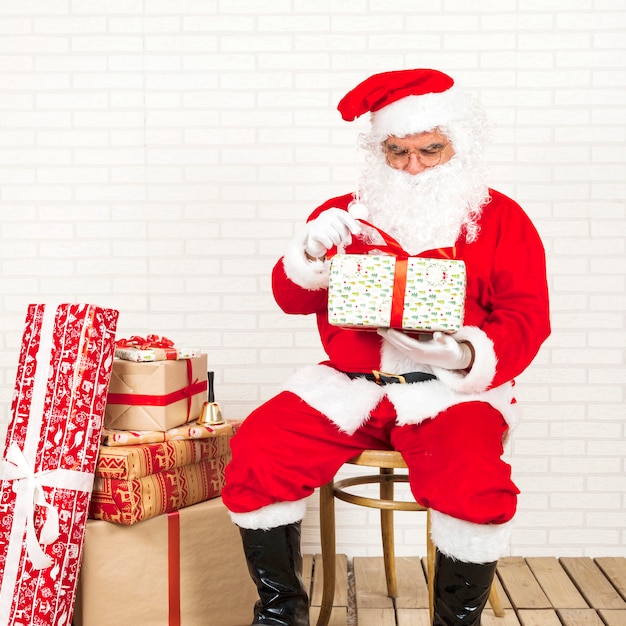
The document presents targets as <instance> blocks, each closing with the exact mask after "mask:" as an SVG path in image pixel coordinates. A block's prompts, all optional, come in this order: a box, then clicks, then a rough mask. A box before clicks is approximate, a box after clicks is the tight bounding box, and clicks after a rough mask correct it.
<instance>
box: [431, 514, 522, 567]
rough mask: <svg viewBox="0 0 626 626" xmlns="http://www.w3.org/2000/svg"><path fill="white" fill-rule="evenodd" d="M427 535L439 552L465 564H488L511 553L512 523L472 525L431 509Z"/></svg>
mask: <svg viewBox="0 0 626 626" xmlns="http://www.w3.org/2000/svg"><path fill="white" fill-rule="evenodd" d="M430 515H431V517H430V520H431V532H430V536H431V538H432V540H433V543H434V544H435V545H436V546H437V548H438V550H439V552H441V553H442V554H445V555H446V556H449V557H452V558H453V559H457V560H458V561H465V562H466V563H491V562H492V561H497V560H498V559H499V558H501V557H503V556H507V555H508V554H509V552H510V543H511V529H512V522H507V523H505V524H474V523H473V522H466V521H464V520H460V519H457V518H455V517H450V516H449V515H445V514H444V513H440V512H439V511H435V510H431V512H430Z"/></svg>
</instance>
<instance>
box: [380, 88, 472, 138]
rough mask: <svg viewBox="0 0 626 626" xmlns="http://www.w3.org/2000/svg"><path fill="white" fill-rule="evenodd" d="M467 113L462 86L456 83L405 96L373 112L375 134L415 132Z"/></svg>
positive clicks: (413, 133)
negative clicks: (436, 90) (424, 92)
mask: <svg viewBox="0 0 626 626" xmlns="http://www.w3.org/2000/svg"><path fill="white" fill-rule="evenodd" d="M467 112H468V104H467V100H466V98H465V97H464V95H463V93H462V90H461V88H460V87H459V86H457V85H453V86H452V87H450V89H448V90H447V91H443V92H441V93H427V94H423V95H419V96H406V97H405V98H402V99H401V100H397V101H396V102H392V103H391V104H388V105H387V106H386V107H383V108H382V109H380V110H378V111H376V112H374V113H372V114H371V120H372V134H373V135H374V136H376V137H378V138H380V139H384V138H385V137H388V136H389V135H394V136H396V137H406V136H407V135H415V134H417V133H422V132H426V131H429V130H433V129H435V128H437V127H440V126H447V125H449V124H451V123H453V122H455V121H457V120H461V119H463V118H464V117H465V116H466V115H467Z"/></svg>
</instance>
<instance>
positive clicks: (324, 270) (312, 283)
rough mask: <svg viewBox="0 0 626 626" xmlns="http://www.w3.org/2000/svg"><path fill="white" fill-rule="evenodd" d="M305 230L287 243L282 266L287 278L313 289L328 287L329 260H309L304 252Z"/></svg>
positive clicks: (305, 287)
mask: <svg viewBox="0 0 626 626" xmlns="http://www.w3.org/2000/svg"><path fill="white" fill-rule="evenodd" d="M306 233H307V230H306V228H305V230H303V231H301V232H300V233H298V234H297V235H296V236H295V237H294V238H293V239H292V240H291V241H290V242H289V244H288V245H287V250H286V251H285V256H284V257H283V266H284V268H285V274H286V275H287V278H289V280H291V281H293V282H294V283H296V285H299V286H300V287H303V288H304V289H309V290H310V291H314V290H317V289H325V288H327V287H328V272H329V267H330V262H329V261H320V260H318V261H309V260H308V259H307V258H306V256H305V254H304V242H305V241H306V236H307V235H306Z"/></svg>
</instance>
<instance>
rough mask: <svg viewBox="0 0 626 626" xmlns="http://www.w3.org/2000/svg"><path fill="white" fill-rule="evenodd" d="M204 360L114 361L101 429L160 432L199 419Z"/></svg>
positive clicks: (203, 398)
mask: <svg viewBox="0 0 626 626" xmlns="http://www.w3.org/2000/svg"><path fill="white" fill-rule="evenodd" d="M207 378H208V377H207V357H206V354H201V355H200V356H199V357H197V358H193V359H180V360H163V361H153V362H147V363H137V362H134V361H127V360H125V359H117V358H116V359H115V361H114V363H113V373H112V375H111V384H110V385H109V395H108V399H107V406H106V414H105V418H104V425H105V427H106V428H113V429H117V430H160V431H165V430H169V429H170V428H174V427H175V426H180V425H182V424H185V423H188V422H192V421H195V420H197V419H198V417H200V413H201V412H202V406H203V404H204V402H206V399H207V389H208V383H207Z"/></svg>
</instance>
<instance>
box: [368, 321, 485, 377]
mask: <svg viewBox="0 0 626 626" xmlns="http://www.w3.org/2000/svg"><path fill="white" fill-rule="evenodd" d="M377 332H378V334H379V335H380V336H381V337H383V339H385V341H388V342H389V343H390V344H391V345H392V346H394V347H395V348H397V349H398V350H400V352H403V353H404V354H406V355H407V356H408V357H409V358H410V359H411V360H412V361H415V362H416V363H424V364H425V365H434V366H435V367H443V368H444V369H447V370H463V369H466V368H467V367H469V366H470V365H471V363H472V359H473V352H472V349H471V348H470V346H469V344H468V343H459V342H458V341H457V340H456V339H454V337H452V336H451V335H446V334H445V333H441V332H436V333H433V338H432V339H430V340H427V341H418V340H417V339H414V338H413V337H409V336H408V335H406V334H405V333H403V332H401V331H399V330H394V329H393V328H379V329H378V330H377Z"/></svg>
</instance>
